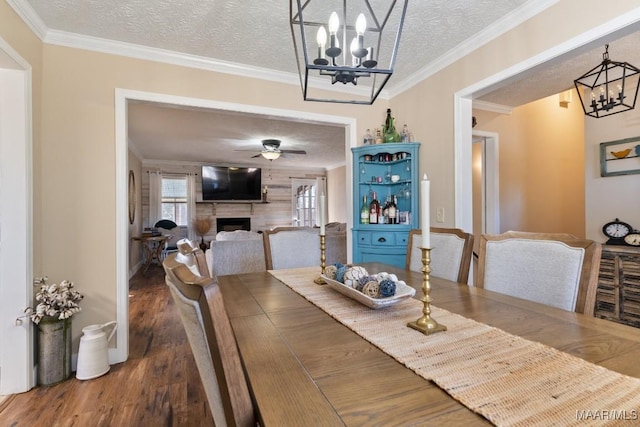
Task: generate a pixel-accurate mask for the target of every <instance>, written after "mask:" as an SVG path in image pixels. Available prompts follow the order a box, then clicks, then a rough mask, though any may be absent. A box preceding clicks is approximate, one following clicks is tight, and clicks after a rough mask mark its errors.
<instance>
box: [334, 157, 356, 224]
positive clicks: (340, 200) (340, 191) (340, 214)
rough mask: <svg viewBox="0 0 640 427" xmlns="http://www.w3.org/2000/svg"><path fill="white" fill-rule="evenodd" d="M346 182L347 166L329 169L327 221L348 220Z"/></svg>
mask: <svg viewBox="0 0 640 427" xmlns="http://www.w3.org/2000/svg"><path fill="white" fill-rule="evenodd" d="M346 182H347V167H346V166H340V167H337V168H334V169H331V170H329V171H327V212H328V213H327V222H347V218H348V217H349V215H350V212H347V209H346V208H345V203H344V200H345V199H346V198H347V189H346V186H345V183H346ZM354 208H355V207H354Z"/></svg>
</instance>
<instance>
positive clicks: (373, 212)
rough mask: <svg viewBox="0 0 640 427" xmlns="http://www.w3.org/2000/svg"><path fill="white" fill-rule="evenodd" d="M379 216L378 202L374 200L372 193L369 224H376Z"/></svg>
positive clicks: (374, 194)
mask: <svg viewBox="0 0 640 427" xmlns="http://www.w3.org/2000/svg"><path fill="white" fill-rule="evenodd" d="M379 216H380V202H378V199H376V192H375V191H374V192H373V195H372V197H371V203H370V204H369V224H377V223H378V217H379Z"/></svg>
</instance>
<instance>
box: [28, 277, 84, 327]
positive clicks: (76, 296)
mask: <svg viewBox="0 0 640 427" xmlns="http://www.w3.org/2000/svg"><path fill="white" fill-rule="evenodd" d="M82 298H84V296H83V295H82V294H81V293H80V292H78V291H76V290H75V289H74V288H73V282H70V281H68V280H63V281H62V282H60V284H59V285H57V284H55V283H54V284H52V285H46V284H44V285H42V286H41V287H40V291H39V292H38V293H37V294H36V301H39V304H38V305H37V306H36V310H35V312H32V313H31V320H32V321H33V323H35V324H36V325H37V324H38V323H40V320H42V318H43V317H45V316H51V317H57V318H58V319H60V320H63V319H68V318H69V317H71V316H73V315H74V314H76V313H77V312H79V311H80V310H82V308H81V307H80V306H79V305H78V303H79V302H80V301H81V300H82Z"/></svg>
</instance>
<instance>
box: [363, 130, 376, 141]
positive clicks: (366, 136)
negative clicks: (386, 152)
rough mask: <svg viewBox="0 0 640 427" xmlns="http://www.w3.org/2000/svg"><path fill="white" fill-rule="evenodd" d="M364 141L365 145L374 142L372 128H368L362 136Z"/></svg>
mask: <svg viewBox="0 0 640 427" xmlns="http://www.w3.org/2000/svg"><path fill="white" fill-rule="evenodd" d="M362 142H363V144H364V145H371V144H373V135H372V134H371V130H370V129H367V131H366V132H365V133H364V136H363V138H362Z"/></svg>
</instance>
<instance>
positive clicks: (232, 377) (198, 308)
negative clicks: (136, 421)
mask: <svg viewBox="0 0 640 427" xmlns="http://www.w3.org/2000/svg"><path fill="white" fill-rule="evenodd" d="M182 249H185V247H184V245H183V246H182ZM180 254H181V252H177V253H172V254H170V255H168V256H167V257H166V259H165V260H164V262H163V267H164V270H165V272H166V277H165V280H166V283H167V286H168V287H169V289H170V290H171V295H172V296H173V300H174V302H175V304H176V306H177V307H178V310H179V312H180V317H181V318H182V323H183V325H184V329H185V331H186V333H187V337H188V339H189V344H190V346H191V350H192V352H193V356H194V359H195V361H196V365H197V367H198V371H199V373H200V377H201V379H202V384H203V386H204V389H205V393H206V395H207V400H208V402H209V407H210V408H211V414H212V416H213V420H214V424H215V425H216V426H255V425H256V417H255V413H254V409H253V404H252V402H251V397H250V394H249V387H248V385H247V380H246V377H245V375H244V372H243V369H242V363H241V360H240V354H239V351H238V347H237V344H236V341H235V336H234V334H233V330H232V328H231V323H230V321H229V317H228V315H227V311H226V309H225V306H224V302H223V300H222V294H221V292H220V288H219V287H218V282H217V281H216V280H215V279H213V278H210V277H203V276H200V275H196V274H194V272H193V268H190V267H189V266H188V265H187V264H184V263H182V262H180V261H179V260H176V258H178V259H179V258H180V256H179V255H180ZM192 254H193V255H194V257H195V258H196V259H197V258H198V257H199V255H200V254H202V251H201V250H200V249H199V248H194V249H193V250H192ZM205 270H206V268H205Z"/></svg>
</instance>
